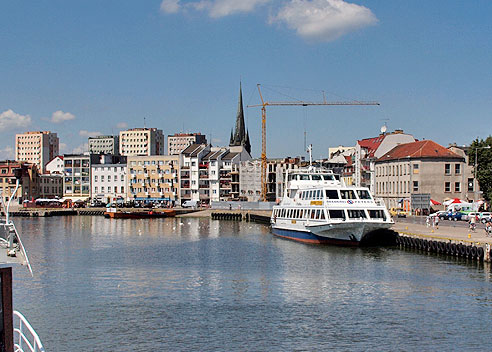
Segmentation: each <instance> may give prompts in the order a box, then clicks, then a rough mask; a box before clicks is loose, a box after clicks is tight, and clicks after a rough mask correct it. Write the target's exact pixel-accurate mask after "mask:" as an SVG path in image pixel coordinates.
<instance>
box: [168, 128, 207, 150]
mask: <svg viewBox="0 0 492 352" xmlns="http://www.w3.org/2000/svg"><path fill="white" fill-rule="evenodd" d="M191 144H207V138H206V137H205V135H203V134H201V133H175V134H173V135H172V136H171V135H169V136H167V154H168V155H179V154H181V152H182V151H183V150H185V149H186V148H188V147H189V146H190V145H191Z"/></svg>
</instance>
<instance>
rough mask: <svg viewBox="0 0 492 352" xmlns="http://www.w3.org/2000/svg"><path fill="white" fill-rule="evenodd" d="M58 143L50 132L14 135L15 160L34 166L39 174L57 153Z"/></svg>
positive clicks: (54, 134) (56, 138)
mask: <svg viewBox="0 0 492 352" xmlns="http://www.w3.org/2000/svg"><path fill="white" fill-rule="evenodd" d="M59 144H60V141H59V139H58V137H57V135H56V133H52V132H50V131H36V132H26V133H22V134H16V135H15V160H17V161H25V162H28V163H31V164H35V165H36V166H37V167H38V170H39V171H40V172H44V171H45V166H46V164H47V163H48V162H49V161H50V160H52V159H53V158H54V157H55V156H57V155H58V153H59Z"/></svg>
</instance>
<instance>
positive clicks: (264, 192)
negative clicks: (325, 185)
mask: <svg viewBox="0 0 492 352" xmlns="http://www.w3.org/2000/svg"><path fill="white" fill-rule="evenodd" d="M256 86H257V87H258V93H259V94H260V100H261V104H256V105H248V106H247V107H248V108H250V107H260V106H261V200H262V201H263V202H266V200H267V180H266V177H267V176H266V169H267V157H266V107H267V106H311V105H331V106H345V105H380V104H379V103H378V102H375V101H369V102H365V101H349V102H345V101H335V102H327V101H326V98H325V97H324V92H323V101H322V102H310V101H277V102H268V101H265V100H264V99H263V95H262V94H261V88H260V86H261V85H260V84H257V85H256Z"/></svg>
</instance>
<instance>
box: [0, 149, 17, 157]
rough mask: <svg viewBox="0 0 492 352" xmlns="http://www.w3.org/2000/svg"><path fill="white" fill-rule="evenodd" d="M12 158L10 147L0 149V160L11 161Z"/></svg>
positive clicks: (12, 152) (12, 153) (13, 154)
mask: <svg viewBox="0 0 492 352" xmlns="http://www.w3.org/2000/svg"><path fill="white" fill-rule="evenodd" d="M14 158H15V153H14V148H12V147H11V146H7V147H5V148H3V149H0V160H13V159H14Z"/></svg>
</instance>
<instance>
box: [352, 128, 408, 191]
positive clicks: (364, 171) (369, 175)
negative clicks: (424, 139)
mask: <svg viewBox="0 0 492 352" xmlns="http://www.w3.org/2000/svg"><path fill="white" fill-rule="evenodd" d="M411 142H415V138H414V137H413V136H412V135H410V134H406V133H403V131H402V130H395V131H394V132H391V133H386V132H383V133H381V134H380V135H379V136H377V137H374V138H366V139H362V140H359V141H357V144H356V145H355V156H354V162H353V164H354V166H353V169H354V175H353V178H354V184H355V185H356V186H357V187H360V186H363V187H368V188H369V189H371V191H373V190H374V187H375V178H374V172H375V169H374V168H375V166H374V165H375V162H376V160H377V159H379V158H380V157H381V156H383V155H384V154H385V153H387V152H389V151H390V150H391V149H393V148H394V147H396V146H397V145H399V144H403V143H411Z"/></svg>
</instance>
